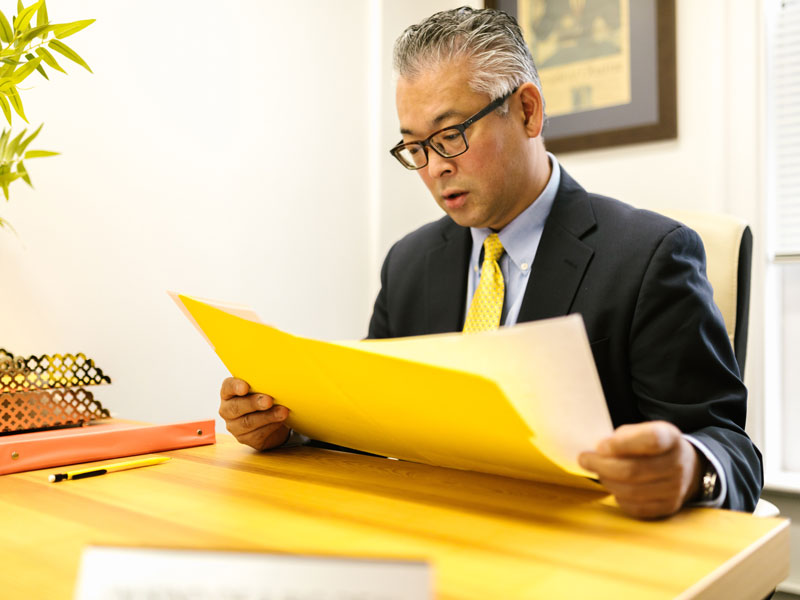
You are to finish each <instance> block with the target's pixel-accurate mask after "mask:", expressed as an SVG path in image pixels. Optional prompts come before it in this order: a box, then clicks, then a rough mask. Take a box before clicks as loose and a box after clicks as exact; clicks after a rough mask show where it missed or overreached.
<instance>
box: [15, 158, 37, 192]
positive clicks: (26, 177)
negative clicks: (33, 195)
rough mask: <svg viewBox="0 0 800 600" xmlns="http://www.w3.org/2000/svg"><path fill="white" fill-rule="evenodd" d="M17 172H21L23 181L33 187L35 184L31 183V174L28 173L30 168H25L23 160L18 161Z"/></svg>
mask: <svg viewBox="0 0 800 600" xmlns="http://www.w3.org/2000/svg"><path fill="white" fill-rule="evenodd" d="M17 173H19V174H20V176H21V177H22V181H24V182H25V183H27V184H28V185H29V186H31V187H33V184H32V183H31V176H30V175H28V170H27V169H26V168H25V165H24V164H23V163H22V161H19V162H18V163H17Z"/></svg>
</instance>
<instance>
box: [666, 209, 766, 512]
mask: <svg viewBox="0 0 800 600" xmlns="http://www.w3.org/2000/svg"><path fill="white" fill-rule="evenodd" d="M662 212H663V214H665V215H666V216H668V217H670V218H673V219H675V220H676V221H680V222H681V223H684V224H685V225H687V226H689V227H691V228H692V229H694V230H695V231H696V232H697V233H698V234H699V235H700V238H701V239H702V240H703V246H705V250H706V271H707V273H708V280H709V281H710V282H711V287H712V288H714V302H716V304H717V306H718V307H719V309H720V312H722V317H723V319H724V320H725V328H726V329H727V331H728V337H729V338H730V340H731V344H732V345H733V351H734V354H735V355H736V362H738V363H739V371H740V372H741V373H742V376H744V363H745V358H746V355H747V326H748V319H749V310H750V267H751V259H752V254H753V234H752V233H751V231H750V227H748V225H747V223H745V222H744V221H743V220H741V219H738V218H736V217H732V216H730V215H723V214H715V213H705V212H694V211H672V210H667V211H662ZM753 514H754V515H756V516H759V517H776V516H778V515H779V514H780V511H779V510H778V507H777V506H775V505H774V504H772V503H771V502H768V501H767V500H763V499H760V500H759V501H758V505H757V506H756V509H755V511H754V512H753Z"/></svg>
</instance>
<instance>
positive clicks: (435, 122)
mask: <svg viewBox="0 0 800 600" xmlns="http://www.w3.org/2000/svg"><path fill="white" fill-rule="evenodd" d="M464 116H465V113H462V112H461V111H458V110H455V109H454V108H451V109H450V110H446V111H444V112H443V113H442V114H440V115H438V116H437V117H436V118H435V119H433V121H432V124H433V128H436V127H437V126H438V125H441V124H442V122H443V121H446V120H447V119H450V118H452V117H464ZM400 134H401V135H414V132H413V131H411V130H410V129H406V128H405V127H401V128H400Z"/></svg>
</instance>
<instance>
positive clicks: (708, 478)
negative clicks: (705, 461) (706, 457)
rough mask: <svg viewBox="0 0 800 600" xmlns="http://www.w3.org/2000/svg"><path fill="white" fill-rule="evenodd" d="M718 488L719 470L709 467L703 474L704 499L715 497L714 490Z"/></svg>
mask: <svg viewBox="0 0 800 600" xmlns="http://www.w3.org/2000/svg"><path fill="white" fill-rule="evenodd" d="M716 489H717V472H716V471H714V470H713V468H712V469H709V470H708V471H706V472H705V474H704V475H703V498H702V499H703V500H711V499H713V498H714V492H715V491H716Z"/></svg>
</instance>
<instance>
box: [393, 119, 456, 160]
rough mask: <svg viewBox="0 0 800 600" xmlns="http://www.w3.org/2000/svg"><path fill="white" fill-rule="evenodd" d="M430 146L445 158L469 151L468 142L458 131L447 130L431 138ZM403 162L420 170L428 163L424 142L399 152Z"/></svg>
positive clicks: (411, 144)
mask: <svg viewBox="0 0 800 600" xmlns="http://www.w3.org/2000/svg"><path fill="white" fill-rule="evenodd" d="M428 145H429V146H430V147H431V148H433V150H434V151H435V152H437V153H439V154H440V155H441V156H443V157H445V158H452V157H453V156H458V155H459V154H463V153H464V152H465V151H466V149H467V141H466V139H465V138H464V135H463V134H462V133H461V131H460V130H458V129H455V128H453V129H445V130H443V131H440V132H438V133H437V134H436V135H434V136H433V137H431V139H430V140H429V143H428ZM398 154H399V156H400V158H401V159H402V161H403V162H404V163H405V164H406V165H408V166H409V167H412V168H416V169H420V168H422V167H424V166H425V165H426V164H427V163H428V157H427V156H426V152H425V149H424V147H423V143H422V142H412V143H410V144H407V145H406V146H404V147H403V148H402V149H401V150H400V151H399V152H398Z"/></svg>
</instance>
